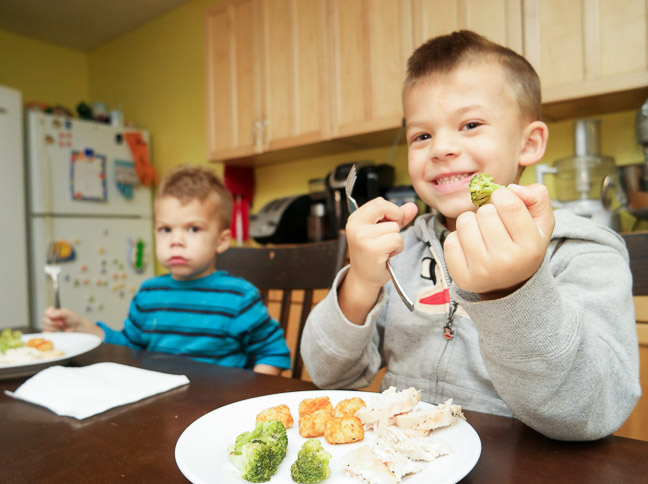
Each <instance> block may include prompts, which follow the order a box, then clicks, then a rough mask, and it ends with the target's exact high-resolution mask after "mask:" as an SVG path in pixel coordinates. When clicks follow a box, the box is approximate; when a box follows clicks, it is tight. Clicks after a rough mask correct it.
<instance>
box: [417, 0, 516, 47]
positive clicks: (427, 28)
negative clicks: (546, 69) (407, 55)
mask: <svg viewBox="0 0 648 484" xmlns="http://www.w3.org/2000/svg"><path fill="white" fill-rule="evenodd" d="M413 29H414V43H415V45H416V46H419V45H421V44H422V43H423V42H425V41H427V40H428V39H430V38H432V37H435V36H437V35H443V34H449V33H451V32H453V31H455V30H461V29H469V30H473V31H475V32H478V33H480V34H481V35H484V36H486V37H488V38H489V39H490V40H492V41H493V42H497V43H498V44H501V45H505V46H506V47H509V48H511V49H513V50H514V51H516V52H518V53H522V4H521V0H413Z"/></svg>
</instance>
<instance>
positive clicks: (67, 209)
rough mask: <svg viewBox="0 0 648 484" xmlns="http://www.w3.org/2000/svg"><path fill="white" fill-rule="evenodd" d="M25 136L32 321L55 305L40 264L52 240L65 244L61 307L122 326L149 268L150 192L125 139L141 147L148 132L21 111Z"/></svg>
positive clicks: (151, 270)
mask: <svg viewBox="0 0 648 484" xmlns="http://www.w3.org/2000/svg"><path fill="white" fill-rule="evenodd" d="M127 133H128V135H127ZM25 134H26V140H27V158H26V167H27V170H26V177H27V190H26V192H27V220H28V237H29V239H28V240H29V243H28V246H29V269H30V270H29V279H30V281H29V284H30V291H29V294H30V297H31V301H30V305H31V321H32V324H33V325H36V326H39V325H40V320H41V317H42V313H43V310H44V309H45V308H46V307H47V306H51V305H53V304H54V298H53V294H52V284H51V282H50V280H49V279H48V277H47V276H46V274H45V271H44V267H45V265H46V261H47V254H48V247H49V246H50V244H51V243H54V242H56V243H59V244H66V245H68V246H69V248H70V250H68V251H66V254H68V255H67V260H66V261H65V262H64V263H62V264H61V267H62V272H61V274H60V277H59V282H60V286H59V288H60V296H61V304H62V306H64V307H67V308H70V309H72V310H74V311H76V312H78V313H79V314H81V315H83V316H84V317H87V318H88V319H90V320H92V321H97V320H100V321H103V322H105V323H106V324H107V325H109V326H111V327H113V328H115V329H121V328H122V327H123V321H124V319H125V318H126V316H127V315H128V309H129V306H130V302H131V299H132V297H133V296H134V294H135V292H136V291H137V289H138V287H139V286H140V284H141V283H142V281H143V280H145V279H147V278H149V277H152V276H153V275H154V269H155V262H154V261H155V259H154V250H153V242H152V237H153V221H152V199H151V190H150V189H149V188H147V187H145V186H144V185H142V184H141V183H140V180H139V177H138V174H137V169H136V163H135V159H134V156H133V154H132V153H131V149H130V147H129V143H128V142H127V140H126V137H127V136H128V137H141V142H142V143H145V144H146V145H147V144H148V138H149V137H148V133H146V132H144V131H136V130H132V129H128V130H126V128H124V127H116V126H111V125H109V124H105V123H98V122H95V121H88V120H79V119H72V118H68V117H64V116H55V115H50V114H45V113H42V112H39V111H28V112H27V114H26V131H25ZM126 135H127V136H126ZM138 139H139V138H138ZM138 156H141V154H140V153H139V152H138Z"/></svg>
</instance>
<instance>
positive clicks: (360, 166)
mask: <svg viewBox="0 0 648 484" xmlns="http://www.w3.org/2000/svg"><path fill="white" fill-rule="evenodd" d="M353 165H356V171H357V174H358V178H357V180H356V183H355V186H354V188H353V198H355V199H356V201H357V202H358V205H360V206H361V205H362V204H363V203H366V202H368V201H369V200H372V199H374V198H376V197H384V196H385V194H386V193H387V192H388V191H389V189H390V188H392V187H393V186H394V180H395V177H396V173H395V170H394V167H393V166H391V165H386V164H378V165H376V164H374V163H373V162H372V161H357V162H352V163H343V164H341V165H338V166H336V167H335V168H334V169H333V170H331V172H330V173H329V174H328V176H327V177H326V200H325V205H326V219H327V224H326V226H327V227H326V235H327V238H328V239H335V238H337V236H338V232H339V231H340V230H343V229H344V227H345V225H346V221H347V218H348V217H349V210H348V208H347V202H346V193H345V191H344V188H345V186H346V179H347V176H349V171H351V167H352V166H353Z"/></svg>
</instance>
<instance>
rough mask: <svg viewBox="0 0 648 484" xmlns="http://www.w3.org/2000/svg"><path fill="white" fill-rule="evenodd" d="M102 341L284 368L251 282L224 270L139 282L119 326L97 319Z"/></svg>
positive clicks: (283, 351)
mask: <svg viewBox="0 0 648 484" xmlns="http://www.w3.org/2000/svg"><path fill="white" fill-rule="evenodd" d="M97 324H98V325H99V326H100V327H101V328H102V329H103V330H104V332H105V334H106V336H105V339H104V341H105V342H106V343H113V344H119V345H124V346H130V347H133V348H144V349H147V350H150V351H159V352H163V353H172V354H177V355H183V356H188V357H191V358H194V359H196V360H199V361H205V362H209V363H215V364H218V365H224V366H233V367H238V368H253V367H254V366H255V365H257V364H259V363H263V364H266V365H271V366H275V367H278V368H283V369H288V368H290V350H289V349H288V346H287V345H286V340H285V338H284V333H283V330H282V329H281V327H280V326H279V323H277V321H275V320H274V319H272V317H270V315H269V314H268V310H267V308H266V307H265V305H264V304H263V301H262V300H261V296H260V295H259V291H258V290H257V288H256V287H254V285H253V284H251V283H250V282H248V281H246V280H245V279H241V278H239V277H234V276H232V275H230V274H229V273H228V272H226V271H217V272H214V273H213V274H210V275H209V276H206V277H203V278H200V279H195V280H192V281H177V280H175V279H173V278H172V277H171V276H170V275H168V274H167V275H164V276H159V277H154V278H152V279H148V280H146V281H144V283H143V284H142V286H141V287H140V289H139V291H138V292H137V294H136V295H135V297H134V298H133V301H132V302H131V305H130V309H129V312H128V318H126V321H124V329H123V330H121V331H116V330H114V329H111V328H109V327H108V326H106V325H105V324H104V323H102V322H98V323H97Z"/></svg>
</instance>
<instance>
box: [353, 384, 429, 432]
mask: <svg viewBox="0 0 648 484" xmlns="http://www.w3.org/2000/svg"><path fill="white" fill-rule="evenodd" d="M420 401H421V391H420V390H416V389H415V388H413V387H410V388H408V389H406V390H403V391H400V392H399V391H398V390H396V387H389V388H388V389H387V390H385V391H384V392H382V393H381V394H380V395H379V396H377V397H375V398H373V399H372V401H371V402H370V403H369V404H368V405H367V406H366V407H362V408H361V409H359V410H358V411H357V412H356V413H355V416H356V417H358V418H359V419H360V421H361V422H362V423H363V424H364V425H372V424H376V423H378V422H381V421H383V422H384V421H388V420H389V419H391V418H393V417H394V416H395V415H398V414H401V413H405V412H410V411H411V410H412V409H413V408H414V407H415V406H416V405H417V404H418V403H419V402H420Z"/></svg>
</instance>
